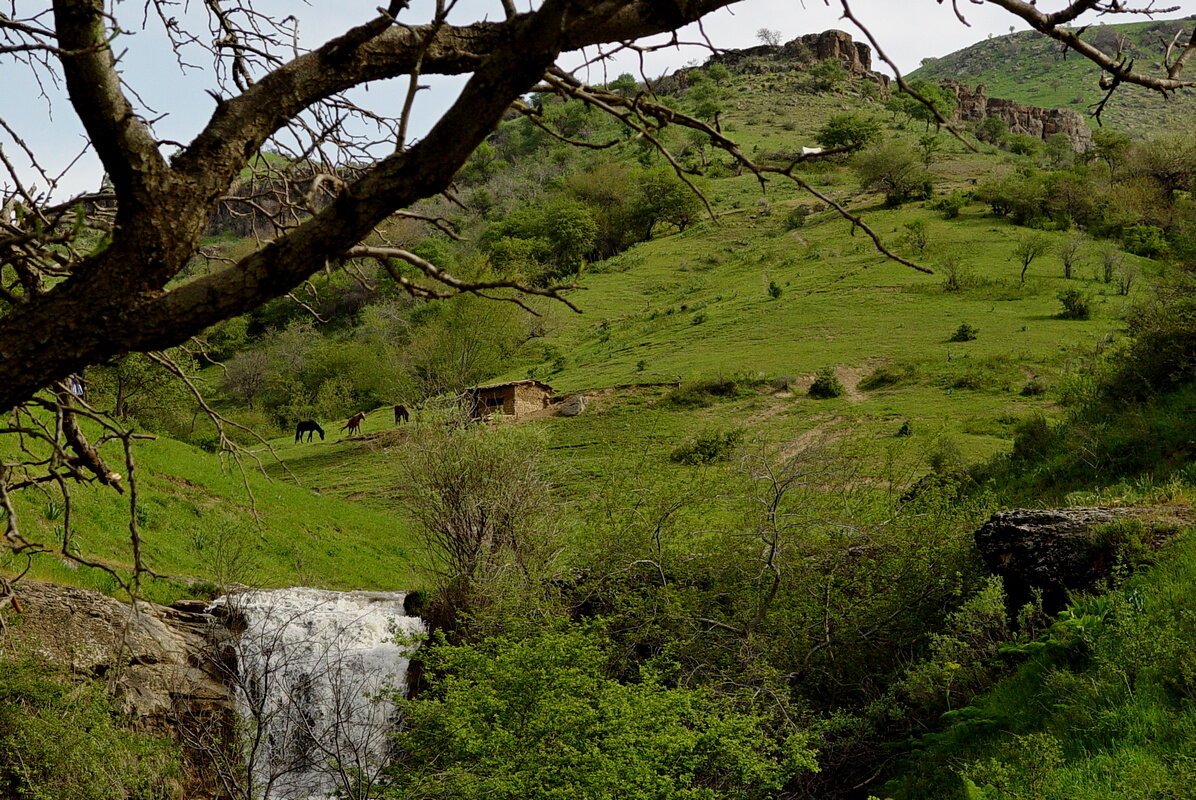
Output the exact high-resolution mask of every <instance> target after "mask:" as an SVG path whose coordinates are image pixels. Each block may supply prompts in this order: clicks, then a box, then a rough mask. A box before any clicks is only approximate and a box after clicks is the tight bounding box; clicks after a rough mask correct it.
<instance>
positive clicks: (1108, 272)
mask: <svg viewBox="0 0 1196 800" xmlns="http://www.w3.org/2000/svg"><path fill="white" fill-rule="evenodd" d="M1121 261H1122V257H1121V251H1120V250H1118V249H1117V248H1116V247H1114V246H1112V245H1110V246H1108V247H1106V248H1105V249H1104V250H1102V251H1101V254H1100V267H1101V280H1102V281H1104V282H1105V283H1112V282H1113V277H1114V276H1115V275H1116V274H1117V271H1118V270H1119V269H1120V268H1121Z"/></svg>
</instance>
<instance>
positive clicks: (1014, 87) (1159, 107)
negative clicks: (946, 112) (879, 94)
mask: <svg viewBox="0 0 1196 800" xmlns="http://www.w3.org/2000/svg"><path fill="white" fill-rule="evenodd" d="M1181 24H1182V25H1185V26H1186V30H1187V31H1188V32H1189V36H1190V31H1191V29H1192V25H1193V24H1196V23H1193V22H1191V21H1187V22H1181V21H1174V20H1172V21H1157V22H1137V23H1129V24H1124V25H1101V26H1098V27H1094V28H1090V29H1089V30H1088V32H1087V33H1086V34H1085V35H1084V39H1085V40H1086V41H1089V42H1092V43H1094V44H1096V45H1097V46H1098V47H1100V48H1101V49H1102V50H1104V51H1105V52H1107V53H1115V52H1116V51H1117V46H1118V43H1119V42H1123V43H1124V44H1125V46H1126V47H1125V50H1124V52H1125V53H1126V54H1127V55H1129V56H1130V57H1131V58H1133V59H1134V60H1135V66H1136V67H1137V68H1139V69H1142V70H1145V71H1147V72H1160V71H1161V70H1160V67H1159V65H1158V62H1159V61H1160V60H1161V57H1162V53H1163V45H1161V44H1160V38H1161V37H1164V36H1165V37H1166V38H1167V39H1168V41H1170V38H1171V36H1173V35H1174V32H1175V30H1176V29H1177V28H1178V27H1179V26H1180V25H1181ZM1119 37H1124V38H1119ZM910 77H911V78H913V79H924V80H931V81H935V80H954V81H959V82H961V83H967V84H978V83H983V84H985V85H986V86H987V87H988V94H989V96H990V97H1003V98H1009V99H1012V100H1017V101H1020V102H1022V103H1029V104H1032V105H1037V106H1045V107H1047V108H1071V109H1074V110H1076V111H1079V112H1081V113H1087V111H1088V110H1089V109H1090V108H1091V107H1092V106H1093V105H1094V104H1095V103H1097V102H1099V101H1100V100H1101V98H1102V97H1104V94H1105V93H1104V92H1103V91H1102V90H1101V88H1100V85H1099V78H1100V70H1099V68H1098V67H1097V66H1096V65H1095V64H1093V63H1092V62H1091V61H1088V60H1086V59H1083V58H1080V57H1079V56H1076V55H1075V54H1071V55H1068V56H1067V57H1066V58H1065V57H1064V53H1063V52H1061V51H1060V48H1059V46H1058V44H1057V43H1055V42H1054V41H1053V40H1051V39H1048V38H1046V37H1044V36H1041V35H1040V34H1038V33H1036V32H1034V31H1025V32H1021V33H1014V34H1011V35H1008V36H999V37H996V38H993V39H988V40H986V41H982V42H978V43H976V44H974V45H972V46H971V47H967V48H964V49H963V50H959V51H957V52H955V53H952V54H950V55H947V56H943V57H942V58H936V59H931V60H928V61H927V62H926V63H925V64H924V65H923V66H922V68H921V69H918V70H916V71H915V72H913V73H912V74H911V75H910ZM1194 118H1196V91H1193V90H1191V89H1185V90H1182V91H1180V92H1178V93H1176V94H1175V95H1174V96H1172V97H1169V98H1165V97H1162V96H1161V95H1159V94H1157V93H1154V92H1151V91H1148V90H1147V89H1143V88H1141V87H1138V86H1123V87H1121V88H1120V89H1118V91H1117V94H1116V95H1115V96H1114V98H1113V100H1112V101H1111V102H1110V103H1109V105H1108V107H1107V108H1106V109H1105V112H1104V115H1103V120H1104V123H1105V124H1106V125H1109V126H1111V127H1113V128H1115V129H1118V130H1124V131H1126V132H1127V133H1132V134H1136V135H1148V134H1158V133H1162V132H1163V131H1166V130H1176V131H1183V130H1187V129H1189V128H1190V126H1191V124H1192V120H1193V119H1194ZM1092 123H1093V124H1094V125H1095V124H1096V123H1095V120H1092Z"/></svg>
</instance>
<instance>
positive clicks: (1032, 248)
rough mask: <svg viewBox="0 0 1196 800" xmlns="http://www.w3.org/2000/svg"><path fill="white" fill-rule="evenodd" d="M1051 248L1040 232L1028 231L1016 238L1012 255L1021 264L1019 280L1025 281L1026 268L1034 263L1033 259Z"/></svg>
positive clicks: (1048, 240) (1049, 242)
mask: <svg viewBox="0 0 1196 800" xmlns="http://www.w3.org/2000/svg"><path fill="white" fill-rule="evenodd" d="M1050 249H1051V241H1050V239H1048V238H1047V237H1045V236H1043V235H1042V234H1041V233H1028V234H1026V235H1025V236H1022V237H1021V238H1019V239H1018V241H1017V245H1016V246H1015V247H1014V248H1013V257H1014V258H1016V259H1017V260H1018V262H1019V263H1020V264H1021V265H1022V273H1021V282H1022V283H1025V282H1026V270H1028V269H1030V265H1031V264H1033V263H1034V259H1036V258H1038V257H1039V256H1044V255H1046V254H1047V252H1049V251H1050Z"/></svg>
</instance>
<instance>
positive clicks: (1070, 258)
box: [1058, 233, 1087, 280]
mask: <svg viewBox="0 0 1196 800" xmlns="http://www.w3.org/2000/svg"><path fill="white" fill-rule="evenodd" d="M1086 241H1087V237H1085V236H1084V234H1082V233H1077V234H1074V235H1072V236H1069V237H1067V238H1066V239H1064V240H1063V243H1062V244H1060V245H1059V251H1058V252H1059V261H1061V262H1062V263H1063V277H1064V278H1066V279H1068V280H1071V278H1072V274H1073V273H1074V272H1075V268H1076V265H1077V264H1079V262H1080V257H1081V255H1082V254H1083V250H1084V243H1085V242H1086Z"/></svg>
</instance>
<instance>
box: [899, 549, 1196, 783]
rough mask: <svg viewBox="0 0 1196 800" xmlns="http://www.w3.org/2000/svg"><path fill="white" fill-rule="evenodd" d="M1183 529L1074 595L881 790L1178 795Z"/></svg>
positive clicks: (1186, 674)
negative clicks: (1120, 580)
mask: <svg viewBox="0 0 1196 800" xmlns="http://www.w3.org/2000/svg"><path fill="white" fill-rule="evenodd" d="M1193 583H1196V541H1194V540H1193V538H1192V535H1191V532H1190V531H1189V532H1187V533H1186V534H1184V535H1182V536H1181V537H1180V538H1179V539H1178V540H1176V541H1175V542H1173V543H1172V544H1171V545H1169V546H1168V548H1167V549H1166V551H1165V552H1164V554H1163V555H1162V557H1161V559H1160V562H1159V563H1158V564H1157V565H1156V566H1155V567H1154V568H1152V569H1150V570H1148V571H1146V572H1144V573H1141V574H1139V575H1137V576H1135V577H1134V578H1133V579H1132V580H1130V582H1129V583H1128V584H1127V585H1126V586H1125V587H1124V588H1122V589H1120V590H1119V591H1116V592H1114V593H1112V594H1109V595H1105V596H1100V597H1091V598H1086V599H1082V600H1079V601H1077V602H1076V603H1075V604H1074V605H1072V606H1071V608H1069V609H1068V610H1067V611H1065V612H1064V613H1063V614H1061V615H1060V617H1059V618H1058V619H1057V620H1056V621H1054V622H1053V624H1051V626H1050V627H1049V628H1048V629H1047V630H1046V632H1045V633H1044V634H1043V635H1042V636H1041V638H1039V639H1038V640H1036V641H1032V642H1029V643H1024V644H1022V645H1021V646H1016V647H1013V648H1008V649H1007V650H1008V651H1009V652H1010V654H1013V653H1020V654H1022V655H1023V656H1026V655H1028V659H1027V660H1025V662H1024V663H1023V664H1021V666H1019V667H1018V668H1017V669H1016V671H1014V672H1013V674H1011V675H1010V676H1009V677H1007V678H1005V679H1004V680H1003V681H1001V682H1000V683H998V684H997V685H996V687H995V688H994V689H993V690H992V691H991V692H989V693H987V694H986V695H984V696H982V697H981V698H979V699H977V700H976V701H975V702H974V703H973V704H972V705H970V706H967V707H965V708H962V709H957V710H956V711H954V712H952V713H950V714H948V715H947V719H948V725H947V727H946V729H945V730H944V731H943V732H941V733H934V734H930V735H927V736H925V737H922V739H921V740H919V741H917V742H916V743H915V744H914V749H913V751H912V753H911V754H910V755H909V757H908V758H907V761H906V764H905V765H904V768H903V769H902V770H901V771H900V774H899V777H898V778H897V779H896V780H894V781H893V782H892V783H890V784H889V785H888V786H887V787H886V790H887V791H884V792H881V793H880V796H881V797H889V798H894V799H895V800H904V799H905V798H919V799H920V800H921V799H922V798H925V799H926V800H935V799H937V798H975V797H983V798H990V797H991V798H997V797H1019V796H1022V797H1041V798H1066V797H1091V798H1108V799H1109V800H1112V799H1113V798H1126V799H1127V800H1128V798H1139V797H1186V796H1188V795H1189V794H1190V790H1191V787H1192V785H1193V781H1194V780H1196V767H1194V766H1193V763H1192V757H1191V754H1192V752H1193V749H1194V748H1196V706H1193V703H1192V700H1193V698H1194V697H1196V680H1194V676H1196V663H1194V659H1193V655H1192V649H1191V641H1192V639H1193V637H1194V636H1196V628H1194V627H1193V619H1194V618H1196V616H1194V612H1196V605H1194V604H1196V601H1194V600H1193V595H1192V592H1191V587H1192V585H1193Z"/></svg>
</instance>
